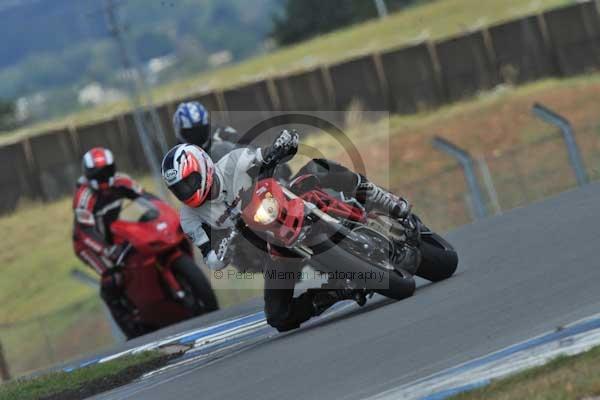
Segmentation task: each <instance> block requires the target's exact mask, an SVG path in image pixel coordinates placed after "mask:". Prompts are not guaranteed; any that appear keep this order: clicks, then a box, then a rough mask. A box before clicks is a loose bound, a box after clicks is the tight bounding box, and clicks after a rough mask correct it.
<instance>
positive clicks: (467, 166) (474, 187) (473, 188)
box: [433, 136, 488, 219]
mask: <svg viewBox="0 0 600 400" xmlns="http://www.w3.org/2000/svg"><path fill="white" fill-rule="evenodd" d="M433 147H435V148H436V149H438V150H440V151H442V152H444V153H446V154H448V155H449V156H451V157H454V158H455V159H456V160H457V161H458V162H459V163H460V164H461V165H462V167H463V170H464V174H465V179H466V181H467V185H468V187H469V192H470V195H471V196H470V200H471V203H472V207H473V214H474V216H475V218H477V219H479V218H484V217H485V216H486V215H487V214H488V212H487V208H486V205H485V201H484V199H483V193H482V191H481V188H480V187H479V182H478V181H477V175H476V173H475V163H474V162H473V158H472V157H471V155H470V154H469V153H468V152H467V151H465V150H463V149H461V148H460V147H458V146H456V145H454V144H452V143H450V142H449V141H447V140H446V139H443V138H441V137H439V136H438V137H435V138H434V139H433Z"/></svg>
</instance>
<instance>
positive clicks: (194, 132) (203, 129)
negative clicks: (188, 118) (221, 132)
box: [181, 125, 210, 150]
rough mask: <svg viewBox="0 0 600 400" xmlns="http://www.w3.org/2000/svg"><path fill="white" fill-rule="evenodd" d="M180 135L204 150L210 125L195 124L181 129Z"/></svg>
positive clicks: (208, 137) (208, 136) (207, 142)
mask: <svg viewBox="0 0 600 400" xmlns="http://www.w3.org/2000/svg"><path fill="white" fill-rule="evenodd" d="M181 136H182V137H183V139H184V140H185V141H186V142H187V143H191V144H195V145H196V146H199V147H201V148H203V149H205V150H208V149H206V147H207V146H208V144H209V141H210V125H196V126H193V127H191V128H188V129H182V130H181Z"/></svg>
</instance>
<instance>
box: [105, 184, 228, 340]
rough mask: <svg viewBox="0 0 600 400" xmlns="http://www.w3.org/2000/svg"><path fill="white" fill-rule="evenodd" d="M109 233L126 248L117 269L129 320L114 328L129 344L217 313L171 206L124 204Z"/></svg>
mask: <svg viewBox="0 0 600 400" xmlns="http://www.w3.org/2000/svg"><path fill="white" fill-rule="evenodd" d="M110 231H111V234H112V240H113V242H114V243H115V244H124V245H126V247H125V249H124V251H123V253H122V256H121V260H122V261H120V262H118V265H120V266H121V267H119V268H121V271H122V273H123V277H124V290H123V292H124V296H123V299H122V301H123V304H124V306H125V307H127V308H129V309H130V310H131V315H129V316H127V318H126V321H116V322H117V323H118V324H119V326H120V327H121V329H122V330H123V332H124V333H125V335H126V336H127V337H128V338H132V337H136V336H140V335H142V334H145V333H148V332H151V331H154V330H156V329H159V328H162V327H164V326H167V325H170V324H173V323H176V322H179V321H182V320H185V319H188V318H191V317H194V316H198V315H201V314H204V313H207V312H211V311H214V310H217V309H218V308H219V307H218V303H217V299H216V297H215V294H214V292H213V290H212V287H211V285H210V282H209V281H208V280H207V278H206V276H205V275H204V274H203V273H202V271H201V270H200V268H199V267H198V266H197V265H196V263H195V262H194V258H193V253H192V247H191V244H190V242H189V241H188V240H187V238H186V237H185V235H184V234H183V231H182V230H181V227H180V225H179V216H178V214H177V212H176V211H175V210H174V209H173V208H171V206H170V205H169V204H167V203H165V202H163V201H161V200H159V199H157V198H154V197H145V196H144V197H139V198H138V199H136V200H126V203H124V204H123V206H122V207H121V210H120V213H119V217H118V219H117V220H116V221H115V222H113V223H112V224H111V227H110Z"/></svg>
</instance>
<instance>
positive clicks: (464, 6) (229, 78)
mask: <svg viewBox="0 0 600 400" xmlns="http://www.w3.org/2000/svg"><path fill="white" fill-rule="evenodd" d="M570 3H573V1H572V0H537V1H523V0H486V1H485V3H482V2H481V1H477V0H436V1H432V2H430V3H426V4H424V5H421V6H415V7H411V8H408V9H406V10H404V11H402V12H399V13H395V14H392V15H390V16H389V17H388V18H386V19H384V20H373V21H370V22H366V23H363V24H360V25H355V26H352V27H349V28H346V29H342V30H338V31H335V32H333V33H330V34H328V35H323V36H319V37H317V38H315V39H313V40H309V41H306V42H303V43H301V44H298V45H295V46H290V47H286V48H282V49H278V50H275V51H273V52H271V53H268V54H265V55H261V56H257V57H255V58H251V59H249V60H246V61H244V62H241V63H239V64H234V65H232V66H229V67H225V68H219V69H217V70H213V71H209V72H204V73H199V74H198V75H196V76H191V77H189V78H186V79H183V80H181V81H178V82H172V83H169V84H165V85H162V86H159V87H157V88H155V89H154V90H153V97H154V100H155V102H157V103H162V102H165V101H167V100H172V99H177V98H180V97H184V96H186V95H189V94H195V93H199V92H207V91H210V90H212V89H215V88H219V89H223V88H229V87H233V86H236V85H238V84H240V83H242V82H246V81H253V80H258V79H262V78H264V77H266V76H273V75H283V74H286V73H288V72H292V71H299V70H305V69H308V68H311V67H314V66H315V65H321V64H330V63H335V62H339V61H341V60H344V59H347V58H349V57H353V56H356V55H360V54H366V53H369V52H374V51H382V50H386V49H389V48H393V47H399V46H403V45H406V44H409V43H411V42H414V41H415V40H423V39H426V38H430V39H439V38H443V37H447V36H450V35H455V34H459V33H461V32H466V31H469V30H471V29H475V28H478V27H480V26H482V25H492V24H495V23H498V22H501V21H506V20H510V19H514V18H518V17H520V16H523V15H527V14H532V13H536V12H542V11H544V10H546V9H549V8H554V7H557V6H561V5H565V4H570ZM127 109H129V105H128V103H126V102H119V103H114V104H107V105H104V106H101V107H97V108H94V109H89V110H86V111H82V112H80V113H77V114H73V115H69V116H67V117H65V118H61V119H57V120H54V121H49V122H44V123H41V124H37V125H34V126H31V127H27V128H25V129H21V130H19V131H15V132H12V133H7V134H4V135H3V137H2V138H0V141H12V140H16V139H17V138H19V137H22V136H27V135H31V134H35V133H38V132H41V131H45V130H48V129H51V128H58V127H64V126H67V125H70V124H82V123H85V122H91V121H94V120H99V119H105V118H108V117H110V116H111V115H115V114H117V113H119V112H122V111H124V110H127Z"/></svg>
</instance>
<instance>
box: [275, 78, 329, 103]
mask: <svg viewBox="0 0 600 400" xmlns="http://www.w3.org/2000/svg"><path fill="white" fill-rule="evenodd" d="M274 83H275V87H276V89H277V93H278V94H279V101H280V102H281V109H283V110H300V111H306V110H308V111H310V110H333V109H334V108H335V107H334V105H333V104H334V103H333V98H332V97H333V96H332V93H330V92H329V90H328V89H327V84H326V83H325V77H324V75H323V70H322V69H321V68H317V69H313V70H311V71H305V72H301V73H299V74H294V75H290V76H284V77H281V78H277V79H275V80H274Z"/></svg>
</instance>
